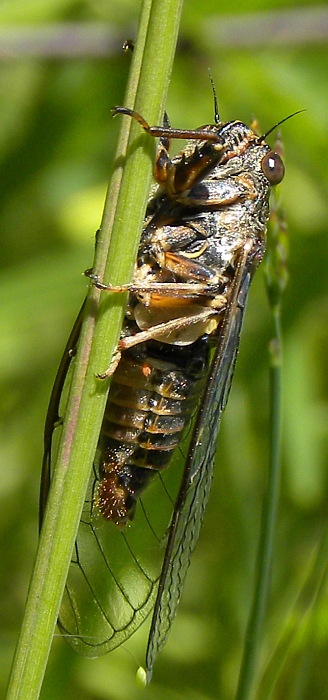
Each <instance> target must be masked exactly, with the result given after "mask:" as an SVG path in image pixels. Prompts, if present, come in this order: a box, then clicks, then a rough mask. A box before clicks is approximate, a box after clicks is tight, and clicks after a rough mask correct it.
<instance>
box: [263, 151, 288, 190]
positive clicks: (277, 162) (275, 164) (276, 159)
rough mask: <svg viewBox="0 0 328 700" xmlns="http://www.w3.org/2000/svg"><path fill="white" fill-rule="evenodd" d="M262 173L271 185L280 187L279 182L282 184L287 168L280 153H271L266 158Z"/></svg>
mask: <svg viewBox="0 0 328 700" xmlns="http://www.w3.org/2000/svg"><path fill="white" fill-rule="evenodd" d="M262 172H263V173H264V175H265V177H266V178H268V180H269V182H270V185H279V182H281V180H282V179H283V177H284V174H285V167H284V164H283V162H282V160H281V158H280V156H278V153H275V152H274V151H269V153H267V154H266V156H264V158H263V160H262Z"/></svg>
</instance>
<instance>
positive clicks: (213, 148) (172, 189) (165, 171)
mask: <svg viewBox="0 0 328 700" xmlns="http://www.w3.org/2000/svg"><path fill="white" fill-rule="evenodd" d="M112 114H113V116H115V115H116V114H125V115H127V116H129V117H131V118H132V119H135V120H136V121H137V122H138V123H139V124H140V126H141V127H142V128H143V129H144V131H145V132H146V133H147V134H149V135H150V136H154V137H159V138H160V143H159V147H158V151H157V156H156V161H155V167H154V177H155V180H156V182H158V184H159V185H161V186H162V187H163V188H164V190H165V192H166V194H167V195H168V196H169V197H172V198H174V197H177V196H178V195H181V194H183V193H185V192H187V191H188V190H190V189H191V188H192V187H193V186H194V185H196V184H197V182H199V181H200V180H203V179H204V177H205V176H206V174H207V173H208V172H209V171H211V170H213V167H214V166H215V165H216V164H217V163H218V162H219V161H220V159H221V158H222V156H223V154H224V152H225V147H224V145H223V143H222V140H221V139H220V137H218V135H217V132H216V131H214V130H213V129H212V130H208V129H205V128H204V129H190V130H189V129H172V128H171V127H170V126H169V122H168V119H166V120H165V123H164V126H150V125H149V124H148V122H147V121H146V120H145V119H144V117H142V116H141V115H140V114H138V112H135V111H134V110H132V109H128V108H127V107H114V109H113V110H112ZM171 139H191V140H196V141H200V142H203V143H200V146H199V147H198V146H197V145H196V147H195V149H194V150H193V152H192V153H191V154H190V155H187V156H185V154H184V153H183V154H182V156H181V159H180V160H179V161H174V160H171V158H170V155H169V150H170V142H171Z"/></svg>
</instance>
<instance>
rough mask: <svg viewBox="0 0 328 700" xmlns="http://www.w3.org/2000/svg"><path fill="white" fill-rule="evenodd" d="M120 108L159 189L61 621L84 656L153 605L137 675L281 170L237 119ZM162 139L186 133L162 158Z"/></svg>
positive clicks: (225, 381) (165, 608) (205, 471)
mask: <svg viewBox="0 0 328 700" xmlns="http://www.w3.org/2000/svg"><path fill="white" fill-rule="evenodd" d="M120 112H121V113H122V112H123V113H125V114H128V115H130V116H131V117H132V118H135V119H137V121H138V122H139V123H140V124H141V126H142V127H143V128H144V129H145V130H146V131H147V132H148V133H150V134H151V135H155V136H159V137H160V145H159V150H158V155H157V159H156V165H155V177H156V180H157V182H158V188H157V190H156V191H155V193H154V194H153V196H152V197H151V199H150V201H149V203H148V209H147V213H146V217H145V224H144V230H143V234H142V238H141V243H140V247H139V253H138V259H137V262H136V266H135V272H134V277H133V280H132V283H131V284H130V285H128V286H127V287H125V288H124V289H128V291H129V301H128V307H127V312H126V316H125V322H124V326H123V330H122V333H121V340H120V343H119V348H118V354H117V360H116V363H115V365H113V367H114V366H115V367H116V368H115V370H113V367H112V368H111V370H110V372H108V373H107V374H110V373H111V374H113V376H112V382H111V387H110V391H109V396H108V401H107V406H106V411H105V416H104V420H103V425H102V429H101V435H100V440H99V446H98V452H97V457H96V460H95V476H94V479H93V480H92V482H91V484H90V491H89V494H88V496H87V499H86V503H85V509H84V513H83V517H82V520H81V525H80V529H79V533H78V537H77V541H76V547H75V555H74V558H73V560H72V564H71V569H70V574H69V578H68V581H67V585H66V591H65V596H64V601H63V605H62V609H61V613H60V626H61V629H62V631H63V632H64V633H65V635H67V636H68V640H69V641H70V642H71V644H72V645H73V646H74V647H75V648H77V649H78V650H79V651H81V652H82V653H84V654H86V655H89V656H96V655H98V654H100V653H104V652H106V651H109V650H110V649H113V648H115V647H116V646H118V645H119V644H121V643H122V642H123V641H125V640H126V639H127V638H128V637H129V636H130V635H131V634H132V633H133V632H134V631H135V629H136V628H137V627H138V626H139V625H140V624H141V622H142V621H143V620H144V618H145V617H146V616H147V615H148V614H149V612H150V611H151V610H152V609H154V612H153V617H152V622H151V628H150V635H149V642H148V650H147V659H146V665H147V670H148V674H149V675H150V674H151V669H152V666H153V662H154V659H155V657H156V654H157V653H158V651H159V649H160V648H161V647H162V645H163V644H164V642H165V640H166V636H167V633H168V632H169V629H170V626H171V624H172V620H173V618H174V616H175V613H176V609H177V605H178V602H179V599H180V596H181V592H182V588H183V584H184V579H185V575H186V571H187V568H188V565H189V562H190V557H191V554H192V552H193V549H194V547H195V544H196V542H197V539H198V535H199V530H200V526H201V522H202V518H203V514H204V510H205V507H206V503H207V499H208V495H209V490H210V484H211V480H212V472H213V461H214V455H215V450H216V441H217V435H218V431H219V425H220V417H221V413H222V411H223V409H224V407H225V404H226V401H227V397H228V393H229V390H230V385H231V380H232V375H233V370H234V365H235V360H236V354H237V350H238V344H239V336H240V331H241V325H242V319H243V314H244V309H245V304H246V299H247V294H248V290H249V285H250V282H251V279H252V276H253V274H254V271H255V269H256V267H257V265H258V264H259V262H260V261H261V259H262V257H263V254H264V250H265V239H266V224H267V220H268V216H269V193H270V187H271V185H272V184H277V182H279V181H280V180H281V179H282V177H283V172H284V171H283V165H282V161H281V159H280V157H279V156H278V155H277V154H275V153H274V152H273V151H271V149H270V147H269V146H268V145H267V144H266V142H265V137H266V136H263V137H259V136H257V135H256V134H255V133H254V132H253V131H252V129H250V128H248V127H247V126H246V125H245V124H243V123H242V122H240V121H234V122H227V123H224V122H220V121H219V120H217V123H216V124H214V125H208V126H204V127H201V128H200V129H198V130H196V131H187V132H185V131H179V130H172V129H170V127H168V126H167V127H163V128H160V127H149V126H148V124H147V123H146V122H145V120H144V119H143V118H142V117H140V115H138V114H136V113H135V112H132V111H130V110H127V109H125V108H116V110H115V113H120ZM171 138H189V139H190V141H189V144H188V145H187V147H186V148H185V149H184V150H183V151H182V152H181V153H180V154H179V155H177V156H175V157H174V158H172V159H171V158H170V156H169V145H170V139H171ZM90 276H91V277H93V282H94V283H95V284H96V285H97V286H98V287H99V288H101V289H108V290H109V291H110V292H111V293H115V292H120V291H122V290H121V289H120V288H119V289H117V288H115V287H111V286H110V285H108V284H104V283H103V282H100V281H99V280H98V278H97V277H96V276H93V275H90ZM74 342H75V340H74ZM57 384H58V385H59V386H60V387H61V386H62V381H59V382H58V381H57ZM54 404H55V405H54ZM58 405H59V399H58V402H57V404H56V402H54V401H52V412H53V413H54V415H55V416H57V413H58ZM50 418H51V417H50ZM50 418H49V417H48V420H47V430H46V443H47V440H50V437H49V434H50V431H49V423H50ZM186 433H188V434H189V438H190V439H189V446H187V447H185V442H184V437H185V435H186ZM182 443H183V444H182ZM181 444H182V447H181ZM48 452H49V449H48ZM176 456H178V457H181V456H183V459H184V464H183V466H182V467H181V466H180V467H179V469H180V471H179V470H176V466H175V458H176ZM180 461H181V460H180Z"/></svg>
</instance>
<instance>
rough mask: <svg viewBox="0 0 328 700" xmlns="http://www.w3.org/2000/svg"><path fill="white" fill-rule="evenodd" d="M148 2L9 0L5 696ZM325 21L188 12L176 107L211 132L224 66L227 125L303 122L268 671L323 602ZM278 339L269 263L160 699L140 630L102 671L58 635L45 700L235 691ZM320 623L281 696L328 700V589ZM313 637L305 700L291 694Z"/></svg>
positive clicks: (293, 658)
mask: <svg viewBox="0 0 328 700" xmlns="http://www.w3.org/2000/svg"><path fill="white" fill-rule="evenodd" d="M139 7H140V3H139V0H110V2H108V1H107V2H106V1H105V0H103V1H101V0H89V1H87V0H85V1H83V0H47V1H46V2H42V3H41V2H38V1H37V0H34V1H33V0H32V2H27V1H26V0H15V3H12V2H10V0H7V1H5V0H3V1H2V2H1V4H0V21H1V27H0V91H1V103H0V104H1V106H0V179H1V187H0V236H1V257H0V288H1V292H0V298H1V306H0V314H1V325H0V328H1V332H0V339H1V340H0V353H1V362H0V367H1V369H0V372H1V375H0V381H1V419H2V420H1V441H0V455H1V468H0V528H1V530H0V537H1V552H2V555H1V558H0V577H1V596H0V626H1V629H0V695H1V696H2V695H3V693H4V690H5V687H6V683H7V678H8V673H9V668H10V663H11V658H12V654H13V650H14V645H15V642H16V639H17V635H18V631H19V627H20V623H21V620H22V615H23V610H24V603H25V599H26V594H27V589H28V582H29V577H30V573H31V569H32V566H33V561H34V556H35V551H36V546H37V518H38V512H37V511H38V489H39V474H40V464H41V459H42V439H43V424H44V419H45V414H46V410H47V403H48V399H49V395H50V391H51V387H52V383H53V380H54V376H55V372H56V369H57V366H58V363H59V360H60V357H61V352H62V350H63V348H64V345H65V342H66V339H67V336H68V334H69V331H70V328H71V326H72V324H73V321H74V319H75V316H76V313H77V311H78V309H79V305H80V303H81V301H82V299H83V297H84V294H85V291H86V287H87V285H86V281H85V279H84V277H83V276H82V272H83V270H84V269H85V268H87V267H88V266H90V264H91V263H92V257H93V247H94V234H95V231H96V229H97V227H98V225H99V222H100V218H101V212H102V205H103V201H104V196H105V191H106V184H107V181H106V179H107V175H108V172H109V166H110V162H111V159H112V157H113V153H114V148H115V140H116V137H117V132H118V127H119V123H118V120H114V121H111V117H110V109H111V107H112V106H114V105H116V104H121V103H122V100H123V95H124V89H125V84H126V80H127V73H128V69H129V63H130V56H129V55H126V54H124V53H123V52H122V51H121V48H120V47H121V45H122V43H123V41H124V40H125V39H126V38H128V37H131V36H134V35H135V27H136V21H137V17H138V13H139ZM287 10H289V12H287ZM268 11H269V14H267V12H268ZM272 11H275V13H276V15H275V16H273V15H271V14H270V13H271V12H272ZM319 11H320V8H318V7H316V6H313V5H312V3H303V4H302V11H301V9H300V8H299V7H298V5H297V4H296V3H293V2H289V3H287V2H284V1H283V0H281V1H280V2H278V1H277V2H275V3H269V2H264V1H261V0H258V1H257V2H255V1H253V2H252V0H250V2H248V3H247V6H244V7H243V12H242V13H241V12H240V3H237V2H236V1H235V0H232V1H230V2H227V0H226V1H225V2H221V3H220V4H219V3H218V2H217V1H216V0H203V2H202V3H200V2H199V0H185V4H184V11H183V18H182V23H181V31H180V42H179V46H178V49H177V54H176V61H175V65H174V70H173V75H172V81H171V85H170V89H169V96H168V104H167V110H168V113H169V116H170V120H171V123H172V125H173V126H176V127H182V128H188V127H193V128H194V127H197V126H199V125H200V124H205V123H208V122H211V121H213V99H212V92H211V87H210V83H209V79H208V72H207V69H208V67H210V68H211V72H212V75H213V78H214V80H215V84H216V89H217V92H218V96H219V104H220V115H221V118H222V119H223V120H230V119H235V118H237V119H241V120H243V121H245V122H246V123H249V122H250V121H251V118H252V116H253V115H255V116H256V117H257V119H258V120H259V122H260V128H261V130H262V132H264V131H266V130H268V129H269V128H270V127H271V126H273V125H274V124H275V123H276V122H277V121H279V120H280V119H282V118H284V117H285V116H287V115H288V114H290V113H292V112H294V111H296V110H298V109H306V110H307V111H306V112H305V113H304V114H301V115H299V116H297V117H295V118H293V119H292V120H290V121H288V122H287V123H286V124H284V125H283V127H282V136H283V141H284V145H285V165H286V177H285V180H284V182H283V185H282V186H281V188H280V195H281V198H282V200H283V203H284V208H285V210H286V218H287V222H288V232H289V276H290V280H289V285H288V288H287V291H286V294H285V299H284V309H283V330H284V351H285V356H284V439H283V479H282V488H281V504H280V510H279V522H278V531H277V543H276V553H275V568H274V573H273V580H272V596H271V601H270V609H269V613H268V624H267V630H266V637H265V643H264V645H263V649H262V650H261V667H262V664H263V668H265V664H266V662H267V660H268V659H269V658H270V654H271V652H272V651H273V650H274V649H275V646H276V644H277V640H279V639H280V635H281V634H284V633H286V632H288V630H289V629H290V628H291V624H292V622H293V623H295V622H296V623H298V622H300V623H301V622H302V615H303V613H304V612H305V611H306V607H305V603H308V602H309V600H311V595H310V594H311V592H312V589H311V590H310V591H309V598H308V599H305V600H304V599H302V601H301V602H300V603H299V604H298V605H297V607H296V609H295V608H294V607H293V606H294V604H295V602H296V599H297V596H298V593H299V591H300V588H301V585H302V583H303V581H304V580H305V579H306V576H307V571H308V568H309V566H310V564H311V561H312V560H313V556H314V553H315V550H316V546H317V544H318V542H320V539H321V536H322V533H323V532H324V529H325V527H326V520H327V513H326V511H327V505H326V500H327V466H328V465H327V423H328V421H327V418H328V410H327V389H328V382H327V369H328V363H327V347H328V284H327V270H328V244H327V214H328V212H327V205H326V201H327V113H328V91H327V39H328V36H327V35H326V36H325V30H324V22H323V19H322V16H321V15H320V14H319ZM321 11H322V12H325V11H326V12H327V10H325V7H324V6H322V7H321ZM127 18H128V19H127ZM326 26H327V20H326ZM145 117H147V115H145ZM270 141H271V143H272V144H273V143H274V135H272V136H271V137H270ZM269 339H270V313H269V308H268V304H267V299H266V295H265V290H264V284H263V272H262V270H261V269H260V270H259V272H258V273H257V276H256V278H255V281H254V283H253V288H252V290H251V295H250V300H249V305H248V310H247V313H246V321H245V325H244V330H243V335H242V342H241V350H240V355H239V359H238V363H237V370H236V375H235V379H234V383H233V389H232V392H231V396H230V400H229V405H228V408H227V410H226V413H225V416H224V420H223V425H222V430H221V435H220V441H219V457H218V459H217V469H216V474H215V479H214V484H213V490H212V494H211V499H210V503H209V506H208V510H207V513H206V517H205V523H204V527H203V529H202V533H201V537H200V542H199V546H198V548H197V550H196V552H195V554H194V557H193V562H192V565H191V568H190V570H189V574H188V578H187V585H186V588H185V593H184V596H183V600H182V602H181V605H180V609H179V614H178V617H177V619H176V622H175V624H174V628H173V631H172V633H171V636H170V638H169V641H168V644H167V646H166V647H165V649H164V651H163V652H162V654H161V655H160V657H159V659H158V661H157V664H156V667H155V672H154V679H153V681H152V683H151V685H150V687H149V688H148V689H147V690H146V691H141V690H139V689H138V688H137V686H136V684H135V679H134V674H135V671H136V668H137V666H138V665H139V663H143V658H144V649H145V644H146V636H147V630H146V629H144V630H143V629H141V631H140V633H137V635H135V637H134V638H133V639H132V640H131V643H130V645H129V650H130V652H131V653H129V652H127V650H126V649H124V648H121V649H118V650H117V651H115V652H112V653H111V654H110V655H107V656H105V657H102V658H100V659H98V660H95V661H88V660H85V659H83V658H79V657H78V656H77V655H75V654H74V652H73V651H71V649H70V648H69V647H68V646H67V645H66V644H65V643H64V641H63V640H62V639H61V638H60V636H58V638H55V640H54V644H53V650H52V653H51V656H50V660H49V667H48V671H47V675H46V679H45V683H44V687H43V690H42V695H41V697H42V699H43V700H59V698H60V700H77V699H79V700H98V699H99V700H100V699H101V698H104V699H108V700H121V699H122V700H126V698H129V699H131V700H134V699H138V698H141V697H143V696H145V697H148V698H151V699H153V698H156V699H158V700H160V698H164V697H165V698H169V699H171V698H172V700H175V698H179V699H180V700H181V699H182V698H186V699H187V698H188V699H189V698H192V699H195V700H207V699H210V698H216V697H220V698H222V699H223V700H225V698H231V697H232V696H233V691H234V688H235V686H236V682H237V678H238V669H239V664H240V655H241V651H242V644H243V637H244V631H245V625H246V621H247V616H248V611H249V605H250V596H251V591H252V585H253V569H254V557H255V552H256V545H257V538H258V527H259V516H260V508H261V496H262V488H263V483H264V482H265V474H266V468H267V457H268V408H267V406H268V364H267V346H268V341H269ZM291 611H292V613H291ZM312 612H313V614H312V629H311V637H310V639H308V638H307V637H306V635H305V639H304V635H303V636H302V634H301V632H300V630H298V631H297V634H296V635H295V636H293V637H292V642H291V647H290V650H289V653H288V660H287V662H286V663H285V664H284V666H283V668H282V671H281V674H280V677H279V680H278V684H277V687H276V689H275V692H274V695H273V696H272V697H274V698H281V697H284V698H292V697H295V698H296V697H297V698H300V697H304V698H313V697H316V698H328V690H327V688H328V670H327V660H326V659H327V653H328V596H327V595H325V589H324V586H323V594H322V596H321V598H320V601H319V603H318V605H317V607H316V609H315V611H312ZM314 613H315V614H314ZM306 642H309V643H308V649H307V652H306V655H305V656H306V661H307V662H309V663H308V666H307V667H306V668H307V670H306V674H305V683H304V684H303V691H302V692H303V694H301V693H300V692H297V693H296V694H295V692H296V691H295V683H296V682H297V679H298V678H299V676H298V666H300V668H305V667H304V656H303V652H304V646H306ZM309 650H310V654H309V653H308V652H309ZM310 657H311V658H310ZM293 693H294V695H293ZM258 697H266V695H261V694H259V696H258Z"/></svg>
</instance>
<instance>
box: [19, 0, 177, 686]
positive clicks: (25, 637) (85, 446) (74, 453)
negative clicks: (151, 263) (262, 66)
mask: <svg viewBox="0 0 328 700" xmlns="http://www.w3.org/2000/svg"><path fill="white" fill-rule="evenodd" d="M181 6H182V2H181V0H174V1H173V0H165V1H163V0H152V1H151V0H144V2H143V5H142V10H141V16H140V22H139V32H138V38H137V42H136V49H135V52H134V55H133V59H132V68H131V74H130V80H129V85H128V89H127V94H126V104H127V105H128V106H130V107H135V109H137V110H139V111H140V112H142V113H143V114H145V117H146V118H147V119H148V120H149V121H150V122H152V121H154V122H158V121H160V119H161V115H162V112H163V106H164V104H165V100H166V92H167V87H168V82H169V77H170V73H171V68H172V63H173V56H174V51H175V45H176V40H177V34H178V26H179V19H180V13H181ZM124 121H125V124H124V125H122V133H121V137H120V139H119V144H118V151H117V157H116V162H115V164H114V173H113V177H112V180H111V185H110V190H109V193H108V197H107V200H106V205H105V211H104V216H103V221H102V226H101V234H100V236H99V241H98V246H97V251H96V256H95V270H96V272H97V273H98V274H99V275H102V273H103V272H104V274H105V278H106V280H111V281H112V282H113V283H115V284H120V283H122V282H126V281H128V280H129V278H130V276H131V272H132V269H133V264H134V260H135V254H136V250H137V247H138V240H139V236H140V230H141V223H142V219H143V215H144V211H145V203H146V199H147V195H148V185H149V182H150V178H151V169H152V157H151V156H152V153H153V145H152V144H151V142H150V139H149V138H147V137H146V136H145V135H144V134H142V133H141V134H140V127H138V125H136V124H132V123H131V120H128V119H125V120H124ZM126 155H128V156H129V157H128V159H127V162H126V167H124V172H123V163H124V165H125V156H126ZM114 211H115V220H114ZM112 224H113V226H112ZM111 229H112V230H111ZM110 239H111V252H110V254H109V255H107V252H108V246H109V240H110ZM107 258H108V262H106V260H107ZM122 296H123V295H122ZM102 297H103V298H102ZM105 297H106V299H105ZM108 299H109V295H108V294H107V296H106V294H105V293H104V294H103V295H102V296H101V295H100V294H99V292H98V291H97V290H95V289H94V288H91V290H90V294H89V298H88V303H87V307H86V316H85V321H84V324H83V329H82V334H81V339H80V344H79V351H78V355H77V359H76V365H75V369H74V375H73V380H72V387H71V392H70V396H69V400H68V405H67V413H66V416H65V422H64V426H63V434H62V441H61V445H60V448H59V456H58V462H57V465H56V470H55V477H54V480H53V484H52V488H51V491H50V494H49V499H48V504H47V509H46V514H45V519H44V524H43V528H42V534H41V538H40V546H39V550H38V553H37V558H36V563H35V567H34V572H33V576H32V579H31V584H30V590H29V594H28V601H27V605H26V614H25V618H24V622H23V626H22V630H21V635H20V639H19V641H18V645H17V649H16V653H15V658H14V662H13V667H12V674H11V679H10V682H9V689H8V695H7V699H8V700H17V699H18V698H19V699H20V700H34V699H35V698H37V697H38V695H39V692H40V688H41V684H42V679H43V675H44V671H45V667H46V663H47V659H48V654H49V650H50V646H51V642H52V637H53V633H54V629H55V625H56V620H57V615H58V610H59V606H60V601H61V597H62V592H63V589H64V585H65V580H66V576H67V571H68V567H69V562H70V558H71V552H72V549H73V546H74V541H75V536H76V531H77V528H78V523H79V519H80V514H81V510H82V506H83V501H84V494H85V491H86V487H87V483H88V479H89V474H90V469H91V465H92V461H93V457H94V453H95V448H96V445H97V439H98V434H99V430H100V426H101V421H102V415H103V411H104V408H105V403H106V395H107V394H106V392H107V389H108V386H106V387H105V386H104V384H106V385H107V384H108V382H106V383H101V382H100V381H99V380H96V378H95V373H97V372H99V371H102V370H103V369H105V368H106V367H107V366H108V364H109V361H110V358H111V355H112V351H113V348H114V347H115V344H116V342H117V337H118V333H119V328H120V325H121V321H122V318H123V313H124V298H121V297H119V298H115V300H113V299H109V301H108ZM109 305H110V306H111V307H112V313H111V314H109V313H107V310H108V306H109Z"/></svg>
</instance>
